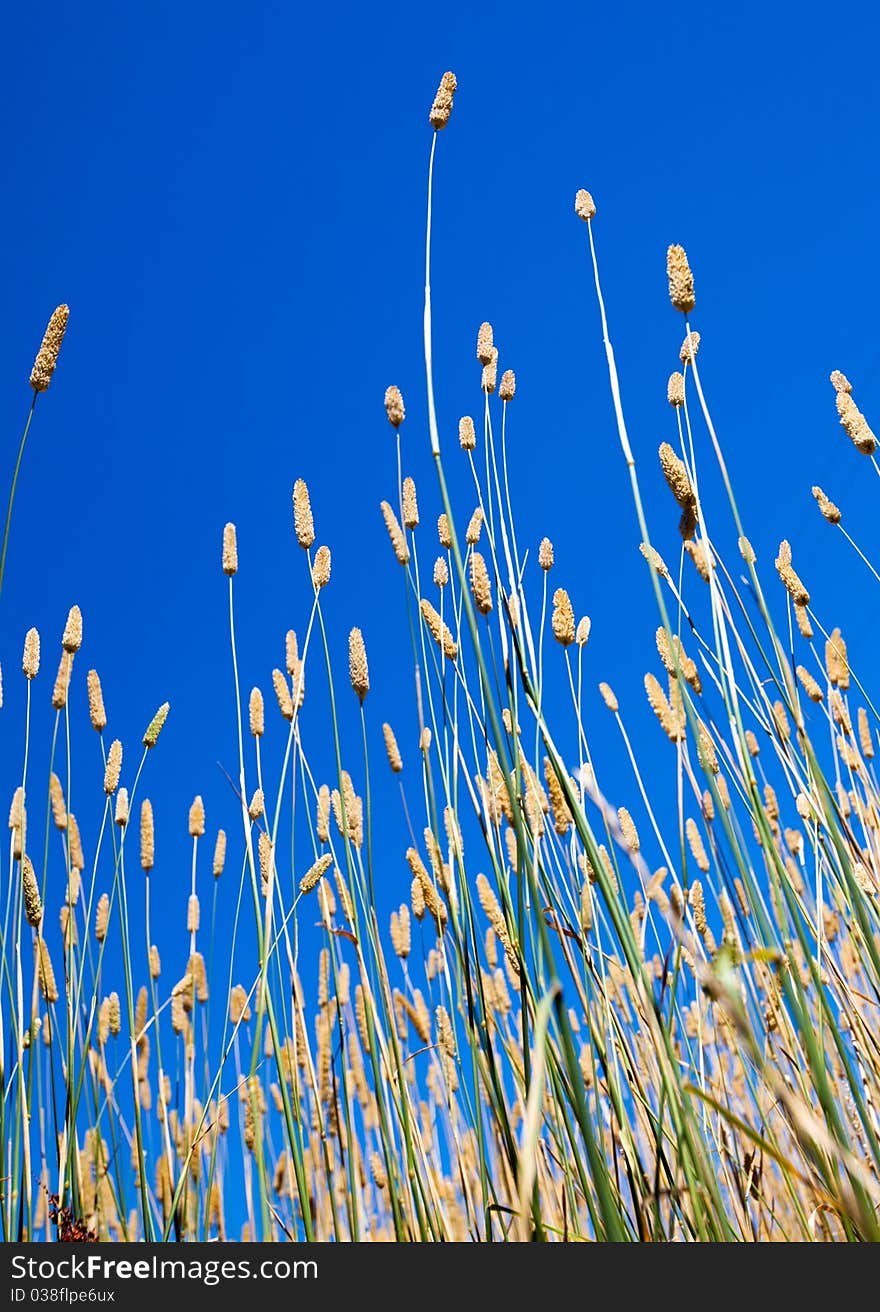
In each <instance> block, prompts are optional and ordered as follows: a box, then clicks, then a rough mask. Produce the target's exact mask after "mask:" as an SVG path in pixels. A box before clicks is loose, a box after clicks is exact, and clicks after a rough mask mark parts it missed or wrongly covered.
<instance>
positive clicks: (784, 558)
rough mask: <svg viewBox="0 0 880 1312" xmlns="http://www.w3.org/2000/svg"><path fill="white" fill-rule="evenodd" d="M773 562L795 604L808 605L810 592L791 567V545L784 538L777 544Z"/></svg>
mask: <svg viewBox="0 0 880 1312" xmlns="http://www.w3.org/2000/svg"><path fill="white" fill-rule="evenodd" d="M774 563H775V565H776V572H777V574H778V575H779V577H780V578H781V579H782V582H783V583H784V585H785V588H786V591H787V592H788V594H789V596H790V597H791V598H792V600H793V601H794V602H795V604H796V605H798V606H809V604H810V594H809V592H807V589H806V588H805V587H804V585H803V583H802V582H801V580H800V579H799V578H798V576H797V574H796V573H795V572H794V570H793V569H792V567H791V546H790V545H789V543H788V542H787V541H786V540H785V539H783V541H782V542H780V544H779V555H778V556H777V558H776V561H775V562H774Z"/></svg>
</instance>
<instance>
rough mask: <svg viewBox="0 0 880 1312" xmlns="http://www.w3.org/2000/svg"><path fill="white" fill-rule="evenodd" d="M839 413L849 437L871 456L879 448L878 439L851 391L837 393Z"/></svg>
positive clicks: (863, 452)
mask: <svg viewBox="0 0 880 1312" xmlns="http://www.w3.org/2000/svg"><path fill="white" fill-rule="evenodd" d="M837 413H838V414H839V415H840V422H841V424H842V426H843V430H844V432H845V433H846V435H847V437H848V438H850V440H851V441H852V442H853V444H854V445H855V447H856V448H857V449H858V450H859V451H861V453H862V455H864V456H871V455H873V454H874V451H875V450H876V448H877V439H876V437H875V436H874V433H873V431H872V429H871V427H870V425H869V423H868V421H867V419H866V418H865V416H864V415H863V414H862V412H861V410H860V409H859V407H858V406H857V405H856V403H855V401H854V400H853V399H852V397H851V396H850V394H849V392H838V393H837Z"/></svg>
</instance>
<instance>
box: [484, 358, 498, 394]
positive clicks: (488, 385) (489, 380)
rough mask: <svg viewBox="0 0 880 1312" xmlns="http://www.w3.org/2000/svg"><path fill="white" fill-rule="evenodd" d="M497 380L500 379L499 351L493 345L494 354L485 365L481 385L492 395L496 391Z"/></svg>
mask: <svg viewBox="0 0 880 1312" xmlns="http://www.w3.org/2000/svg"><path fill="white" fill-rule="evenodd" d="M497 381H498V351H497V348H496V347H494V346H493V347H492V354H491V356H490V358H489V363H488V364H484V365H483V377H482V381H481V382H480V386H481V387H482V389H483V391H484V392H485V393H486V395H487V396H491V395H492V393H493V392H494V391H495V386H496V383H497Z"/></svg>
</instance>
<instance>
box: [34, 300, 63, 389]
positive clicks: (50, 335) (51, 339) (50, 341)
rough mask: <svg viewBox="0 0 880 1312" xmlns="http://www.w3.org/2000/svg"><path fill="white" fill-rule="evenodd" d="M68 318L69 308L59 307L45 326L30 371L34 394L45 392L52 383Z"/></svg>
mask: <svg viewBox="0 0 880 1312" xmlns="http://www.w3.org/2000/svg"><path fill="white" fill-rule="evenodd" d="M69 318H70V309H69V307H68V306H66V305H59V306H58V308H57V309H56V310H53V312H52V317H51V319H50V320H49V322H48V324H47V325H46V331H45V333H44V334H43V341H42V344H41V345H40V349H39V351H37V358H36V359H35V360H34V367H33V369H32V370H31V387H32V388H33V389H34V391H35V392H45V391H46V389H47V388H48V386H49V384H50V383H51V381H52V375H53V374H54V372H55V366H56V364H57V363H58V352H59V351H60V350H61V343H62V342H63V341H64V334H65V333H66V332H67V321H68V319H69Z"/></svg>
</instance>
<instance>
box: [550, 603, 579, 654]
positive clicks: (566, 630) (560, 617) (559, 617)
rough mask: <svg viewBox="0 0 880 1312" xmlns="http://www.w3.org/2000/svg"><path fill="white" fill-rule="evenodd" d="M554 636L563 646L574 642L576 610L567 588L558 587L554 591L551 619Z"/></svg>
mask: <svg viewBox="0 0 880 1312" xmlns="http://www.w3.org/2000/svg"><path fill="white" fill-rule="evenodd" d="M550 623H551V627H552V629H553V637H554V638H555V639H556V641H557V642H559V643H561V644H562V646H563V647H568V646H569V645H570V644H571V643H573V642H574V610H573V608H572V604H571V599H570V598H569V595H568V593H567V592H566V591H565V588H557V589H556V591H555V592H554V593H553V614H552V616H551V619H550Z"/></svg>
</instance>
